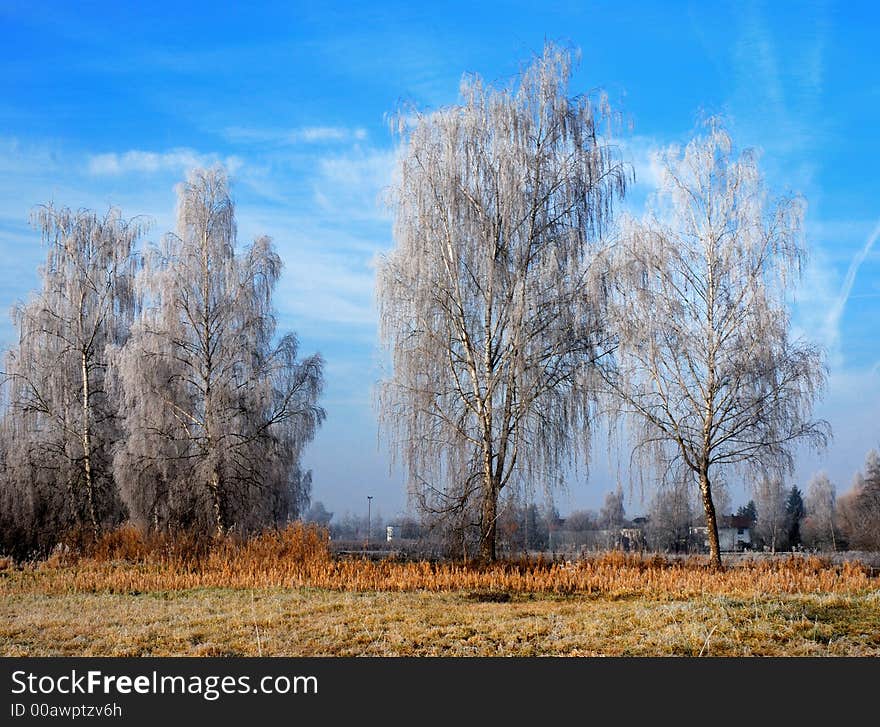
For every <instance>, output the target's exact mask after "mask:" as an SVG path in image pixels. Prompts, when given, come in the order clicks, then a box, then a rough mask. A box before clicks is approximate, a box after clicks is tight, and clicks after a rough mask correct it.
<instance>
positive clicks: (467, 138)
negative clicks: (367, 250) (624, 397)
mask: <svg viewBox="0 0 880 727" xmlns="http://www.w3.org/2000/svg"><path fill="white" fill-rule="evenodd" d="M570 73H571V59H570V55H569V54H568V53H567V52H566V51H564V50H561V49H559V48H556V47H554V46H552V45H548V46H547V47H546V48H545V50H544V52H543V55H541V56H540V57H537V58H535V59H534V61H533V62H532V64H531V65H530V66H529V67H528V68H526V69H525V71H524V72H523V73H522V75H521V76H520V77H519V78H518V79H517V81H516V82H515V83H514V84H512V86H511V87H510V88H505V89H502V88H494V87H492V86H490V85H487V84H484V82H483V81H482V80H481V79H480V78H478V77H476V76H466V77H465V78H464V79H463V81H462V85H461V103H460V104H459V105H456V106H452V107H448V108H443V109H439V110H437V111H433V112H430V113H414V114H410V115H408V116H403V117H402V118H401V122H400V127H399V129H400V131H401V132H402V134H403V137H404V138H403V145H402V149H401V154H400V157H399V162H398V167H397V178H396V183H395V188H394V190H393V207H394V213H395V222H394V240H395V247H394V249H393V251H392V252H391V253H390V254H389V255H388V256H387V257H386V258H385V259H384V260H382V261H381V263H380V265H379V269H378V274H377V277H378V280H377V289H378V301H379V309H380V322H381V336H382V339H383V341H384V343H385V344H386V345H387V347H388V350H389V351H390V354H391V362H392V366H393V373H392V375H391V376H390V378H389V379H388V380H386V381H385V382H383V385H382V386H381V389H380V392H379V408H380V411H381V419H382V422H383V425H384V426H385V429H386V431H387V433H388V434H389V437H390V440H391V447H392V449H393V451H394V452H395V453H397V454H398V455H399V456H400V457H401V458H402V460H403V462H404V464H405V467H406V470H407V472H408V479H409V486H410V491H411V493H413V495H414V496H415V498H416V500H417V502H418V503H419V504H420V505H421V506H422V507H423V508H424V509H426V510H429V511H434V512H442V513H449V514H457V515H464V516H466V517H473V518H475V520H476V523H475V524H477V525H478V526H479V532H480V538H479V550H480V555H481V558H483V559H484V560H487V561H488V560H494V559H495V557H496V543H495V541H496V522H497V519H498V515H499V513H498V502H499V493H500V492H501V491H502V490H503V488H505V487H506V486H508V484H510V483H511V482H513V481H516V480H520V481H522V480H523V479H524V478H526V479H529V480H530V481H532V482H544V483H551V482H554V481H555V478H556V477H557V476H558V469H559V466H560V464H561V463H563V462H564V461H566V460H567V459H568V458H569V456H570V453H571V452H572V451H573V449H574V448H575V445H581V448H582V450H583V452H584V453H586V451H587V449H588V444H587V442H588V436H587V434H586V428H587V424H588V420H589V413H590V401H591V394H592V389H591V387H590V386H589V383H588V378H589V376H588V375H589V371H590V369H591V367H592V365H593V362H594V360H595V359H596V357H597V356H599V355H600V352H601V351H602V350H603V344H604V341H605V333H604V329H603V327H602V321H601V316H600V313H599V310H600V308H601V299H602V293H603V288H602V281H601V279H600V278H599V275H598V274H597V267H596V266H594V265H592V264H591V263H592V260H593V255H592V250H591V247H592V246H591V244H590V243H591V241H592V240H594V239H595V237H596V236H597V235H598V234H599V233H600V232H601V231H602V229H603V228H604V226H605V224H606V222H607V221H608V220H609V217H610V215H611V212H612V202H613V200H614V199H615V197H617V196H618V195H621V194H623V192H624V190H625V186H626V181H627V174H626V171H625V168H624V166H623V165H622V164H621V163H619V162H618V161H617V160H616V159H615V157H614V155H613V154H612V149H611V147H609V146H608V145H607V144H605V143H603V141H602V139H601V137H600V133H601V132H602V125H603V124H604V123H605V122H607V121H608V120H609V119H610V116H609V110H608V108H607V105H606V104H605V103H604V102H602V103H599V104H597V103H594V102H593V101H591V100H590V99H588V98H587V97H584V96H577V97H569V96H568V95H567V88H568V81H569V76H570Z"/></svg>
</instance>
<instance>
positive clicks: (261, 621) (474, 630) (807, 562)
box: [0, 528, 880, 656]
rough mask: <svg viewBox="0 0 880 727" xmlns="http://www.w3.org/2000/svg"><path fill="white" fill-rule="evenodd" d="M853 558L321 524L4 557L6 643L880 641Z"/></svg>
mask: <svg viewBox="0 0 880 727" xmlns="http://www.w3.org/2000/svg"><path fill="white" fill-rule="evenodd" d="M878 589H880V579H878V577H877V575H876V574H875V572H874V571H872V570H870V569H868V568H865V567H863V566H861V565H860V564H857V563H843V564H839V565H834V564H831V563H830V562H828V561H823V560H820V559H817V558H797V559H795V558H789V559H780V560H775V561H772V562H769V561H767V562H753V561H746V562H742V563H738V564H737V565H735V566H731V567H729V568H728V569H727V570H725V571H724V572H722V573H716V572H713V571H712V570H710V569H709V568H707V567H706V565H705V563H704V562H703V561H701V560H699V559H691V560H688V561H667V560H665V559H663V558H660V557H646V558H643V557H639V556H627V555H623V554H620V553H609V554H604V555H601V556H597V557H595V558H591V559H587V560H584V561H579V562H575V563H545V562H542V561H530V562H516V563H502V564H499V565H496V566H491V567H480V566H477V565H463V564H451V563H428V562H396V561H382V562H372V561H367V560H359V559H339V558H334V557H333V556H332V555H331V554H330V552H329V550H328V549H327V547H326V542H325V541H324V540H323V538H322V536H321V534H320V533H319V532H317V531H313V530H308V529H302V528H291V529H290V530H288V531H284V532H282V533H278V534H271V535H266V536H263V537H261V538H258V539H255V540H251V541H248V542H237V541H233V540H231V539H230V540H225V541H222V542H219V543H213V544H212V546H211V547H210V548H206V549H204V550H199V549H197V548H193V547H192V544H181V543H178V542H171V541H167V542H165V541H150V542H148V541H145V540H144V539H143V538H141V537H140V536H138V535H137V534H136V533H133V532H130V531H128V532H127V531H120V532H118V533H115V534H112V535H111V536H108V537H106V538H105V539H104V540H103V541H102V542H101V543H100V544H99V545H98V546H96V547H93V548H91V550H90V551H89V552H87V553H84V554H77V555H71V554H67V555H56V556H54V557H53V558H50V559H49V560H47V561H43V562H40V563H37V564H29V565H25V566H20V565H15V564H13V563H11V562H9V561H6V562H2V563H0V653H2V654H4V655H9V656H11V655H117V656H119V655H287V656H314V655H346V656H359V655H375V656H398V655H400V656H403V655H407V656H408V655H444V656H470V655H489V656H498V655H511V656H538V655H570V656H579V655H642V656H660V655H687V656H699V655H704V656H709V655H711V656H719V655H731V656H732V655H858V656H877V655H880V590H878Z"/></svg>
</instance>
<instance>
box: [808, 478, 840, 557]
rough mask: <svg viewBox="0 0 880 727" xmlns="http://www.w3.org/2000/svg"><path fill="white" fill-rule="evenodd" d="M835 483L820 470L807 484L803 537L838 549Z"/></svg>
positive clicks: (812, 542) (818, 544) (822, 546)
mask: <svg viewBox="0 0 880 727" xmlns="http://www.w3.org/2000/svg"><path fill="white" fill-rule="evenodd" d="M835 500H836V493H835V488H834V484H833V483H832V482H831V480H830V479H828V475H827V474H825V473H824V472H819V473H818V474H817V475H815V476H814V477H813V478H812V479H811V480H810V484H809V485H808V486H807V497H806V501H805V502H804V507H805V509H806V517H805V518H804V524H803V528H802V529H803V539H804V540H805V541H806V542H807V543H809V544H811V545H813V546H818V547H821V548H829V547H830V548H831V550H837V525H836V521H837V512H836V509H837V508H836V502H835Z"/></svg>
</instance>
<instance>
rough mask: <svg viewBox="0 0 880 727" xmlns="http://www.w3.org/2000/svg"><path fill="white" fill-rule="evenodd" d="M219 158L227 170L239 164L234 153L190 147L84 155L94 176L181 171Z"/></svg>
mask: <svg viewBox="0 0 880 727" xmlns="http://www.w3.org/2000/svg"><path fill="white" fill-rule="evenodd" d="M217 162H222V163H223V164H225V165H226V168H227V169H229V171H230V172H235V171H237V170H238V169H239V168H240V167H241V166H242V160H241V159H240V158H239V157H236V156H227V157H223V158H221V157H220V156H219V155H217V154H201V153H199V152H197V151H195V150H193V149H186V148H182V149H170V150H169V151H165V152H153V151H141V150H138V149H132V150H130V151H126V152H122V153H116V152H110V153H107V154H93V155H91V156H89V158H88V170H89V174H92V175H94V176H108V175H111V176H115V175H120V174H131V173H141V174H152V173H156V172H167V171H185V170H188V169H192V168H193V167H205V166H210V165H211V164H215V163H217Z"/></svg>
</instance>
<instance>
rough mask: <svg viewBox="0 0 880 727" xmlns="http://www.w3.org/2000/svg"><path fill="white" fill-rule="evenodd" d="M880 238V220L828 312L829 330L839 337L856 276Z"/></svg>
mask: <svg viewBox="0 0 880 727" xmlns="http://www.w3.org/2000/svg"><path fill="white" fill-rule="evenodd" d="M878 237H880V220H878V222H877V225H876V227H874V230H873V231H872V232H871V234H870V235H869V236H868V239H867V240H866V241H865V244H864V246H863V247H862V249H861V250H859V251H858V252H857V253H856V254H855V255H854V256H853V259H852V261H851V262H850V264H849V270H847V271H846V277H845V278H844V279H843V285H842V286H841V288H840V293H839V294H838V296H837V300H835V301H834V305H833V306H832V307H831V310H829V312H828V319H827V326H828V329H829V330H831V331H833V332H834V334H835V336H837V337H839V335H840V333H839V331H840V319H841V317H842V316H843V311H844V309H845V308H846V304H847V301H848V300H849V298H850V295H851V293H852V289H853V285H854V284H855V282H856V275H857V274H858V272H859V268H860V267H861V266H862V263H863V262H865V259H866V258H867V257H868V254H869V253H870V252H871V248H873V247H874V243H875V242H877V238H878Z"/></svg>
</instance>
